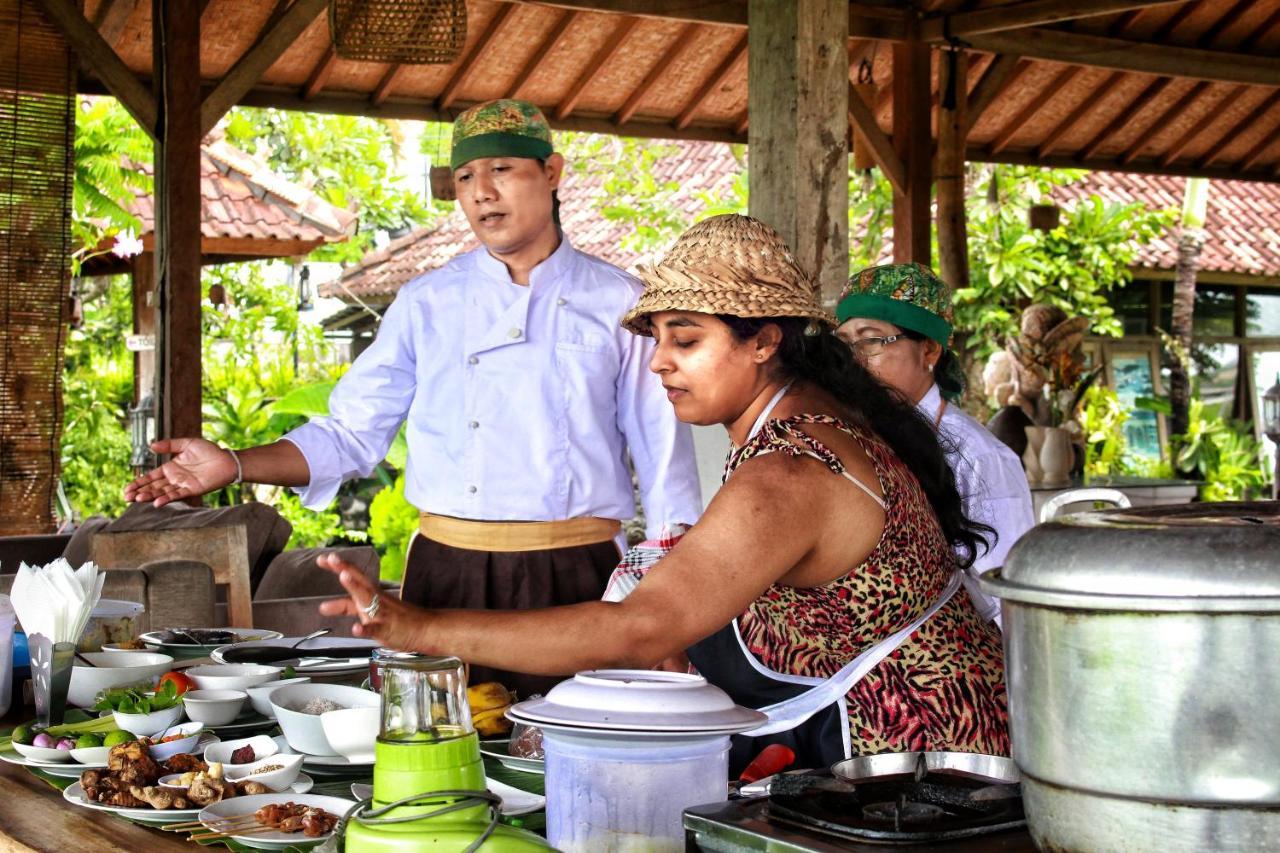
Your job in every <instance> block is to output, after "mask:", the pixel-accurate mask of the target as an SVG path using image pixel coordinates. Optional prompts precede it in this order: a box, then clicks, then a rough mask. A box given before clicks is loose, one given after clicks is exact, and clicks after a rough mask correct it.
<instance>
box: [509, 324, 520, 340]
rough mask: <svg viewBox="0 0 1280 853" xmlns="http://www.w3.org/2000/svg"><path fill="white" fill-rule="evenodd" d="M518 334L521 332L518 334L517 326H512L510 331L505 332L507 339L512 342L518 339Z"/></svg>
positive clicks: (518, 328)
mask: <svg viewBox="0 0 1280 853" xmlns="http://www.w3.org/2000/svg"><path fill="white" fill-rule="evenodd" d="M520 334H521V332H520V327H519V326H512V327H511V331H509V332H507V337H509V338H511V340H513V341H514V340H518V339H519V338H520Z"/></svg>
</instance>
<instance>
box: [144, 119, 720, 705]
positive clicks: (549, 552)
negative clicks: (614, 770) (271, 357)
mask: <svg viewBox="0 0 1280 853" xmlns="http://www.w3.org/2000/svg"><path fill="white" fill-rule="evenodd" d="M451 164H452V167H453V170H454V183H455V185H456V188H457V194H458V200H459V202H460V203H461V205H462V209H463V211H464V212H465V213H466V215H467V219H468V221H469V222H470V224H471V227H472V229H473V231H474V232H475V234H476V236H477V238H478V239H479V240H480V242H481V243H482V244H483V246H482V248H480V249H476V250H474V251H472V252H467V253H465V254H462V255H459V256H458V257H456V258H454V259H453V260H452V261H450V262H449V263H448V264H446V265H444V266H443V267H441V268H440V269H438V270H435V271H432V272H429V273H426V274H425V275H422V276H420V277H418V278H416V279H414V280H413V281H411V282H409V283H408V284H406V285H405V286H404V287H403V288H401V290H400V292H399V293H398V294H397V295H396V298H395V301H394V302H392V304H391V306H390V307H389V308H388V309H387V312H386V315H385V317H384V318H383V320H382V324H381V327H380V328H379V330H378V335H377V338H376V339H375V340H374V342H373V344H372V345H371V346H370V347H369V348H368V349H367V350H366V351H365V352H364V353H362V354H361V355H360V357H359V358H357V359H356V361H355V362H354V363H353V364H352V366H351V369H350V370H349V371H348V372H347V374H346V375H345V376H344V377H343V378H342V380H341V381H340V382H338V384H337V386H336V387H335V388H334V391H333V394H332V396H331V397H330V400H329V409H330V415H329V416H328V417H325V418H316V419H313V420H312V421H311V422H310V423H307V424H304V425H303V426H301V427H299V428H298V429H296V430H294V431H293V432H291V433H289V434H288V435H286V436H285V437H284V438H282V439H281V440H280V441H277V442H274V443H272V444H268V445H263V446H259V447H251V448H247V449H243V450H239V451H233V450H230V449H227V448H220V447H218V446H217V445H215V444H213V443H211V442H208V441H205V440H203V439H191V438H182V439H170V440H166V441H159V442H156V443H155V444H154V445H153V449H154V450H155V451H156V452H158V453H172V454H175V455H174V456H173V458H172V460H171V461H169V462H167V463H165V464H164V465H162V466H160V467H159V468H157V469H155V470H154V471H152V472H150V473H148V474H145V475H143V476H141V477H139V478H138V479H137V480H135V481H134V482H133V483H132V484H131V485H130V486H129V487H128V489H126V497H127V498H128V499H130V500H139V501H141V500H151V501H154V502H156V503H157V504H163V503H166V502H168V501H172V500H179V499H182V498H184V497H188V496H191V495H199V494H204V493H207V492H210V491H214V490H216V489H219V488H222V487H223V486H225V485H227V484H229V483H234V482H242V481H243V482H256V483H271V484H277V485H286V486H292V487H294V488H295V489H296V490H297V491H298V492H299V494H300V495H301V496H302V501H303V503H304V504H305V505H306V506H308V507H312V508H320V507H324V506H327V505H328V504H329V503H330V501H332V500H333V497H334V495H335V494H336V493H337V490H338V487H339V486H340V485H341V483H342V481H343V480H346V479H350V478H353V477H366V476H369V474H370V473H371V472H372V471H373V469H374V467H375V466H376V465H377V464H378V463H379V462H380V461H381V460H382V459H383V457H384V456H385V455H386V452H387V449H388V447H389V446H390V444H391V441H392V439H393V438H394V437H395V434H396V432H397V430H398V429H399V427H400V425H401V423H406V424H407V426H406V432H407V437H408V443H409V460H408V465H407V469H406V471H405V496H406V497H407V498H408V499H409V501H410V502H411V503H412V504H413V505H414V506H416V507H418V508H419V509H420V510H421V511H422V519H421V529H420V531H419V535H417V536H415V537H414V541H413V543H412V545H411V547H410V549H409V555H408V560H407V565H406V568H405V577H404V585H403V588H402V597H403V598H404V599H405V600H406V601H411V602H413V603H414V604H418V605H422V606H424V607H430V608H450V607H459V608H491V609H523V608H532V607H547V606H552V605H557V604H572V603H576V602H579V601H588V600H593V599H597V598H599V597H600V594H601V592H602V591H603V590H604V587H605V584H606V582H607V581H608V578H609V574H610V572H611V571H612V569H613V568H614V566H615V565H616V564H617V562H618V558H619V551H618V544H617V543H618V539H619V536H618V534H619V531H620V520H621V519H626V518H630V517H631V516H632V515H633V514H634V512H635V506H634V500H633V491H632V483H631V473H630V470H629V469H628V465H627V461H628V456H629V457H630V460H631V462H632V464H633V465H634V468H635V472H636V475H637V479H638V481H639V485H640V496H641V500H642V502H643V504H644V510H645V518H646V522H647V527H648V530H647V532H648V535H649V536H650V537H651V538H652V537H656V536H657V535H659V534H660V533H661V531H662V530H663V528H671V527H674V526H675V525H677V524H683V525H688V524H692V523H693V522H694V521H696V520H697V518H698V516H699V514H700V512H701V507H702V502H701V499H700V496H699V490H698V478H697V468H696V465H695V463H694V458H693V444H692V439H691V437H690V433H689V428H688V427H687V426H686V425H684V424H681V423H679V421H677V419H676V417H675V414H674V412H673V410H672V409H671V406H670V404H669V403H668V402H667V399H666V397H665V394H664V391H663V388H662V385H661V383H660V382H659V381H658V379H657V377H656V376H654V375H653V374H652V373H650V372H649V369H648V362H649V356H650V353H651V351H652V347H653V342H652V340H651V339H649V338H645V337H643V336H638V335H632V334H630V333H628V332H627V331H625V330H624V329H623V328H622V327H621V326H620V325H619V318H620V317H621V316H622V315H623V314H624V313H626V311H627V310H628V309H629V308H630V307H631V305H632V303H633V302H634V301H635V299H636V298H637V297H638V295H639V293H640V289H641V288H640V285H639V283H638V282H637V281H635V280H634V279H633V278H632V277H631V276H629V275H627V274H626V273H624V272H622V271H621V270H619V269H617V268H616V267H613V266H611V265H609V264H607V263H605V262H604V261H601V260H600V259H598V258H595V257H592V256H591V255H586V254H583V253H581V252H579V251H577V250H576V249H574V248H573V246H572V245H571V244H570V242H569V240H568V238H567V237H566V236H565V235H564V234H563V233H561V231H560V228H559V224H558V221H557V219H558V217H557V215H556V206H557V203H558V202H557V198H556V195H555V193H556V189H557V187H558V186H559V183H560V178H561V174H562V172H563V169H564V159H563V157H561V156H560V155H559V154H556V153H554V152H553V149H552V143H551V131H550V128H549V127H548V125H547V122H546V119H545V117H543V115H542V113H541V112H540V111H539V110H538V109H537V108H536V107H535V106H533V105H532V104H528V103H525V102H522V101H513V100H501V101H492V102H489V103H485V104H479V105H477V106H475V107H472V108H471V109H469V110H467V111H466V112H465V113H463V114H462V115H461V116H459V117H458V119H457V120H456V121H455V123H454V130H453V146H452V156H451ZM371 606H377V602H376V600H375V602H374V603H373V604H372V605H371ZM566 675H568V673H566ZM471 680H472V682H477V681H484V680H498V681H502V682H503V683H504V684H506V685H507V686H509V687H513V688H515V689H517V690H518V691H519V692H520V693H521V694H522V695H526V696H527V695H529V693H530V692H534V691H536V692H544V691H545V690H546V689H548V688H549V687H550V686H551V685H553V684H554V683H555V682H556V681H557V680H558V678H543V677H536V676H524V675H516V674H513V673H506V672H496V671H483V670H479V669H473V670H472V675H471Z"/></svg>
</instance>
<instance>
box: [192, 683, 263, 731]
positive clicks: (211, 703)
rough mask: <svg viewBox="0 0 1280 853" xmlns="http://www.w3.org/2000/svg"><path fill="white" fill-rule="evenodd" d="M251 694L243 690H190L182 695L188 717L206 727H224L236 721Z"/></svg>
mask: <svg viewBox="0 0 1280 853" xmlns="http://www.w3.org/2000/svg"><path fill="white" fill-rule="evenodd" d="M248 698H249V694H248V693H245V692H244V691H243V690H188V691H187V692H186V693H183V694H182V705H183V707H184V708H186V709H187V716H188V717H190V718H191V719H192V720H195V721H196V722H198V723H204V724H205V725H206V726H222V725H226V724H227V723H229V722H231V721H232V720H234V719H235V718H236V717H237V716H238V715H239V714H240V709H241V708H242V707H244V703H245V700H246V699H248Z"/></svg>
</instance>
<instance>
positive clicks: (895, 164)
mask: <svg viewBox="0 0 1280 853" xmlns="http://www.w3.org/2000/svg"><path fill="white" fill-rule="evenodd" d="M849 124H850V125H852V126H853V128H854V129H856V130H857V131H858V132H859V133H860V134H862V138H863V139H865V140H866V141H867V145H868V146H869V147H870V148H871V154H872V157H873V158H874V159H875V161H876V165H878V166H879V167H880V171H882V172H884V176H885V177H886V178H888V179H889V183H890V184H892V185H893V188H894V190H895V191H896V192H898V193H906V191H907V174H906V169H905V168H904V167H903V164H902V157H901V156H900V155H899V154H898V150H897V149H896V148H894V145H893V140H892V139H890V138H889V134H887V133H885V132H884V131H883V130H882V129H881V128H880V123H879V122H878V121H877V120H876V116H875V113H874V112H873V111H872V108H871V105H870V104H868V103H867V102H866V101H864V100H863V99H862V95H860V94H859V93H858V90H857V88H856V87H854V85H853V83H852V82H850V83H849Z"/></svg>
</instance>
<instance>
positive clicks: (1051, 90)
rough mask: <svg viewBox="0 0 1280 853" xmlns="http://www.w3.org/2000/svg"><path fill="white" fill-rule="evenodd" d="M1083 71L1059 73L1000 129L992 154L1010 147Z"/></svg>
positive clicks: (1071, 69)
mask: <svg viewBox="0 0 1280 853" xmlns="http://www.w3.org/2000/svg"><path fill="white" fill-rule="evenodd" d="M1081 70H1082V69H1081V68H1080V66H1078V65H1071V66H1068V67H1067V68H1064V69H1062V70H1061V71H1060V72H1058V76H1057V77H1054V78H1053V80H1051V81H1050V82H1049V85H1048V86H1045V87H1044V89H1043V90H1042V91H1040V92H1037V93H1036V95H1035V97H1034V98H1032V99H1031V102H1030V103H1029V104H1027V105H1026V106H1025V107H1023V108H1022V110H1021V111H1019V113H1018V114H1017V115H1016V116H1014V117H1013V119H1012V120H1011V121H1008V122H1006V123H1005V126H1004V127H1002V128H1000V132H999V133H997V134H996V137H995V139H993V140H992V141H991V146H990V148H991V153H992V154H993V155H994V154H999V153H1000V152H1001V151H1003V150H1004V149H1005V148H1008V147H1009V143H1010V142H1012V141H1013V137H1014V136H1016V135H1017V133H1018V131H1019V130H1021V129H1022V127H1023V125H1025V124H1026V123H1027V122H1028V121H1030V120H1031V118H1032V116H1034V115H1035V114H1036V113H1037V112H1039V111H1040V108H1041V107H1043V106H1044V105H1045V104H1046V103H1048V102H1049V101H1051V100H1052V99H1053V97H1054V96H1055V95H1057V94H1058V93H1059V92H1061V91H1062V89H1063V87H1065V86H1066V85H1067V84H1068V83H1070V82H1071V81H1072V80H1074V79H1075V78H1076V75H1077V74H1079V73H1080V71H1081Z"/></svg>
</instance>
